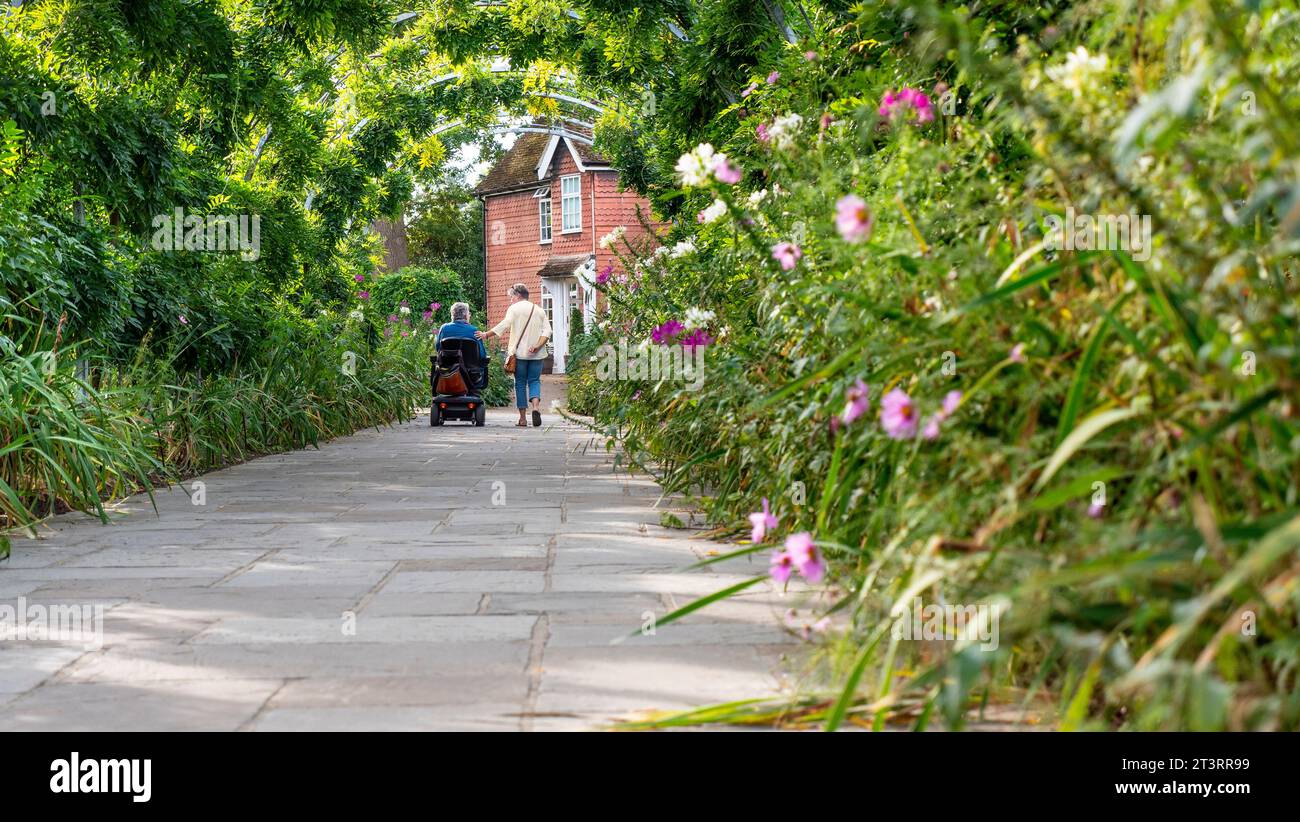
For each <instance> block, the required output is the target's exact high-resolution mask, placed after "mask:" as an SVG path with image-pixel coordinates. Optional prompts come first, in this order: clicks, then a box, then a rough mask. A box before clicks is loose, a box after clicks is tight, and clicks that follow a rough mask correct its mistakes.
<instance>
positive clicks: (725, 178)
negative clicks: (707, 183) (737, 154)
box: [713, 155, 742, 186]
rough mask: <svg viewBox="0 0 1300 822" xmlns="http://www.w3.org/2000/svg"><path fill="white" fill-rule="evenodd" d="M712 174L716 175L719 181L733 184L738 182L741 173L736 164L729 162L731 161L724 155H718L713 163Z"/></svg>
mask: <svg viewBox="0 0 1300 822" xmlns="http://www.w3.org/2000/svg"><path fill="white" fill-rule="evenodd" d="M713 176H715V177H717V178H718V180H719V181H720V182H723V183H726V184H727V185H733V186H734V185H735V184H736V183H738V182H740V178H741V176H742V173H741V170H740V169H739V168H738V167H737V166H734V165H732V164H731V161H729V160H728V159H727V158H726V156H725V155H718V159H717V160H715V161H714V163H713Z"/></svg>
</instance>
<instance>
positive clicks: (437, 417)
mask: <svg viewBox="0 0 1300 822" xmlns="http://www.w3.org/2000/svg"><path fill="white" fill-rule="evenodd" d="M429 425H442V411H441V410H440V409H439V408H438V406H437V404H434V406H433V408H431V409H429Z"/></svg>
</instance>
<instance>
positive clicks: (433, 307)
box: [429, 303, 442, 311]
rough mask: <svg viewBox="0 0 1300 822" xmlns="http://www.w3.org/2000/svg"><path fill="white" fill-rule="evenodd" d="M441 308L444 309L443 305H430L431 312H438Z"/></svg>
mask: <svg viewBox="0 0 1300 822" xmlns="http://www.w3.org/2000/svg"><path fill="white" fill-rule="evenodd" d="M439 308H442V303H429V310H430V311H437V310H438V309H439Z"/></svg>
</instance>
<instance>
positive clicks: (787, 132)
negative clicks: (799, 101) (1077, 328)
mask: <svg viewBox="0 0 1300 822" xmlns="http://www.w3.org/2000/svg"><path fill="white" fill-rule="evenodd" d="M802 125H803V118H802V117H800V116H799V115H798V114H787V115H785V116H784V117H778V118H776V119H775V120H773V121H772V125H770V126H768V129H767V134H768V136H769V137H770V138H771V140H772V145H774V146H776V147H777V148H779V149H781V150H782V151H789V150H790V148H791V147H793V146H794V138H795V136H796V135H797V134H798V133H799V128H800V127H801V126H802Z"/></svg>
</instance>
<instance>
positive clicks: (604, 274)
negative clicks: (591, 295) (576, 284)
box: [596, 263, 614, 285]
mask: <svg viewBox="0 0 1300 822" xmlns="http://www.w3.org/2000/svg"><path fill="white" fill-rule="evenodd" d="M612 276H614V266H613V264H612V263H611V264H610V265H607V266H605V267H604V268H602V269H601V270H600V271H599V273H597V274H596V284H597V285H604V284H605V283H607V282H609V278H610V277H612Z"/></svg>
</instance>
